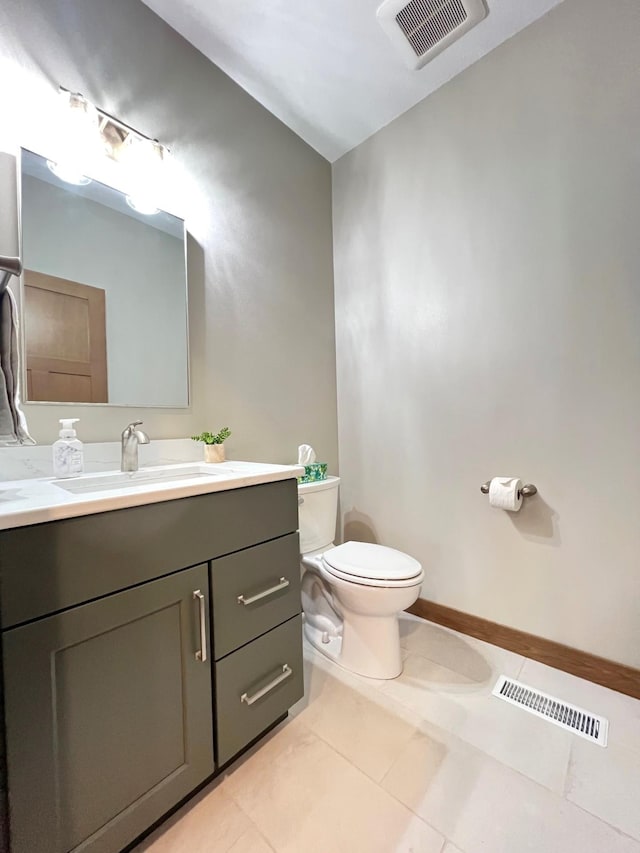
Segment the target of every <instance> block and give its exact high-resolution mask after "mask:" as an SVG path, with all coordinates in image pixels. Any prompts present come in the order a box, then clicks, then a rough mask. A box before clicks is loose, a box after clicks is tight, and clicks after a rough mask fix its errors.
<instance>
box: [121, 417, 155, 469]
mask: <svg viewBox="0 0 640 853" xmlns="http://www.w3.org/2000/svg"><path fill="white" fill-rule="evenodd" d="M141 423H142V421H132V422H131V423H130V424H129V426H127V427H125V428H124V429H123V430H122V459H121V462H120V470H121V471H137V470H138V445H139V444H149V441H150V440H151V439H150V438H149V436H148V435H147V434H146V432H143V430H141V429H137V427H139V426H140V424H141Z"/></svg>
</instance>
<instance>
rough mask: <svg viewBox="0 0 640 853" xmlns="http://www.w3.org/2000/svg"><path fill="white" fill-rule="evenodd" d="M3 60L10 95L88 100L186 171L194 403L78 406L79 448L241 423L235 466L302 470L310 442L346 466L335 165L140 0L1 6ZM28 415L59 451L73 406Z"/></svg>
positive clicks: (2, 173)
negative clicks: (260, 463)
mask: <svg viewBox="0 0 640 853" xmlns="http://www.w3.org/2000/svg"><path fill="white" fill-rule="evenodd" d="M0 57H1V58H3V59H5V60H7V59H8V60H9V63H10V64H11V69H12V71H11V76H10V84H9V79H8V77H7V75H6V74H5V80H4V85H5V86H10V88H11V90H15V87H17V86H20V85H22V84H25V86H26V88H27V91H29V90H30V88H31V86H32V84H33V81H34V80H36V81H41V80H45V81H48V82H49V83H50V84H51V86H52V87H55V88H57V86H58V85H59V84H62V85H64V86H66V87H67V88H69V89H73V90H78V91H81V92H83V93H84V94H85V95H86V96H87V97H88V98H89V99H90V100H92V101H93V102H94V103H95V104H96V105H97V106H99V107H101V108H102V109H104V110H106V111H108V112H110V113H112V114H114V115H116V116H118V117H119V118H121V119H123V120H124V121H126V122H128V123H129V124H131V125H133V126H134V127H137V128H139V129H140V130H141V131H143V132H146V133H148V134H149V135H152V136H156V137H158V139H160V140H161V141H162V142H163V143H164V144H166V145H168V146H169V147H170V148H171V149H172V153H173V157H174V159H175V160H176V161H177V162H178V163H179V165H180V167H181V169H182V171H183V172H184V173H185V174H186V175H187V177H188V181H187V182H186V184H185V198H184V209H185V218H186V220H187V227H188V228H189V230H190V233H191V240H190V246H189V271H190V274H189V287H190V326H191V357H192V392H193V405H192V407H191V408H190V409H187V410H182V411H158V410H147V411H145V410H144V409H118V408H103V407H100V408H81V407H77V411H78V413H79V416H80V417H81V418H82V424H81V426H82V431H81V435H82V438H83V439H84V440H87V441H101V440H109V439H114V438H116V437H118V436H119V434H120V431H121V430H122V427H123V426H124V425H125V424H126V423H127V421H128V420H130V419H131V418H132V417H133V415H134V414H135V415H139V416H140V417H142V418H144V421H145V429H147V431H148V432H149V433H150V435H151V437H152V438H153V437H157V438H160V437H164V438H173V437H180V436H186V435H190V434H191V433H192V432H194V431H196V430H197V431H200V430H201V429H218V428H219V427H221V426H224V425H226V424H229V426H230V427H231V428H232V430H233V436H232V438H231V439H230V441H229V443H228V451H229V453H230V455H232V456H233V457H235V458H246V459H264V460H271V461H274V462H285V461H289V460H294V458H295V454H296V448H297V445H298V444H300V443H301V442H303V441H305V442H309V443H312V444H314V445H315V446H316V447H317V449H318V453H319V456H320V457H322V458H323V459H326V460H327V461H328V462H329V463H330V465H331V468H332V469H333V470H335V468H336V467H337V437H336V399H335V342H334V323H333V282H332V274H333V271H332V258H331V251H332V247H331V175H330V167H329V164H328V163H327V162H326V161H325V160H323V158H322V157H320V156H319V155H318V154H317V153H316V152H314V151H313V150H312V149H311V148H310V147H309V146H307V145H306V144H305V143H303V142H302V141H301V140H300V139H299V138H298V137H296V136H295V135H294V134H293V133H292V132H291V131H290V130H288V129H287V128H286V127H285V126H284V125H283V124H282V123H281V122H279V121H278V120H277V119H276V118H274V117H273V116H272V115H271V114H270V113H268V112H267V111H266V110H265V109H264V108H263V107H261V106H260V105H259V104H258V103H257V102H256V101H254V100H253V99H252V98H251V97H250V96H249V95H247V93H246V92H244V91H243V90H242V89H241V88H240V87H238V86H237V85H236V84H235V83H233V82H232V81H231V80H230V79H229V78H228V77H227V76H226V75H225V74H223V73H222V72H221V71H220V70H219V69H217V68H216V67H215V66H213V65H212V64H211V63H210V62H209V61H208V60H207V59H205V57H204V56H202V54H200V53H199V52H198V51H196V50H195V49H194V48H193V47H191V46H190V45H189V44H188V43H187V42H185V41H184V40H183V39H182V38H181V37H180V36H178V35H177V34H176V33H175V32H174V31H173V30H171V29H170V28H169V27H168V26H167V25H166V24H164V22H162V21H161V20H160V19H159V18H158V17H156V16H155V15H154V14H153V12H151V11H150V10H149V9H148V8H147V7H146V6H144V5H143V4H142V3H140V2H138V0H109V2H108V3H105V2H103V0H4V2H3V3H2V6H1V7H0ZM1 89H2V84H0V90H1ZM3 104H4V105H5V106H6V100H5V101H3ZM22 110H24V111H25V114H26V112H28V110H25V105H24V104H22ZM23 118H24V115H23V114H21V112H20V111H18V110H17V111H16V113H15V114H14V115H9V116H3V120H6V121H8V122H12V123H14V124H17V126H18V127H19V124H20V122H21V121H22V120H23ZM14 168H15V166H14V163H13V158H8V157H6V156H5V157H4V158H2V159H1V161H0V200H1V202H0V206H1V211H2V212H1V214H0V252H4V253H10V252H11V251H12V250H14V249H15V246H16V226H15V219H16V216H15V214H16V211H15V205H14V203H13V199H14V198H15V183H14V175H13V170H14ZM150 321H152V318H150ZM25 411H26V414H27V418H28V421H29V427H30V429H31V431H32V432H33V434H34V436H35V438H36V439H37V440H38V441H40V442H50V441H52V440H54V439H55V437H56V435H57V427H58V423H57V419H58V418H59V417H61V416H62V415H63V414H67V413H68V411H69V410H68V409H67V408H65V409H61V408H60V407H52V406H43V405H30V406H29V405H27V406H25Z"/></svg>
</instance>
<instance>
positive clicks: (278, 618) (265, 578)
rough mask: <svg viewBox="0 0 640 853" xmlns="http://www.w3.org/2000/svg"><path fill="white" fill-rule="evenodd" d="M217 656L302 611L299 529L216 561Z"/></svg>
mask: <svg viewBox="0 0 640 853" xmlns="http://www.w3.org/2000/svg"><path fill="white" fill-rule="evenodd" d="M211 586H212V589H213V595H212V601H213V644H214V656H215V658H216V660H218V659H219V658H222V657H224V656H225V655H228V654H229V652H232V651H234V649H237V648H239V647H240V646H243V645H244V644H245V643H248V642H249V641H250V640H254V639H255V638H256V637H259V636H260V635H261V634H265V633H266V632H267V631H269V630H270V629H271V628H275V626H276V625H280V624H281V623H282V622H286V620H287V619H291V617H292V616H295V615H296V614H298V613H300V610H301V607H300V549H299V545H298V534H297V533H291V534H290V535H289V536H283V537H282V538H280V539H274V540H273V541H271V542H265V543H264V544H263V545H256V546H255V547H253V548H247V549H246V550H244V551H238V552H237V553H235V554H229V556H227V557H220V558H219V559H217V560H213V561H212V562H211Z"/></svg>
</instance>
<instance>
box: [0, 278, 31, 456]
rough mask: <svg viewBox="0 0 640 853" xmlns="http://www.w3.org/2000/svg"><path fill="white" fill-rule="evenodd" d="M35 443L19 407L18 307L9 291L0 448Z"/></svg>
mask: <svg viewBox="0 0 640 853" xmlns="http://www.w3.org/2000/svg"><path fill="white" fill-rule="evenodd" d="M15 444H35V441H34V440H33V439H32V438H31V436H30V435H29V431H28V429H27V420H26V418H25V416H24V412H23V411H22V408H21V404H20V353H19V350H18V306H17V305H16V300H15V299H14V296H13V293H12V292H11V291H10V290H9V288H7V289H6V290H5V292H4V293H3V294H2V295H0V445H15Z"/></svg>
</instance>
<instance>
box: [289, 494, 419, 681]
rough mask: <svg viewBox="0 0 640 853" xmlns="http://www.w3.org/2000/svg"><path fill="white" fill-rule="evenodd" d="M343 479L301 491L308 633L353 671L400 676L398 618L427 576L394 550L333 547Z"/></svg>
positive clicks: (364, 545)
mask: <svg viewBox="0 0 640 853" xmlns="http://www.w3.org/2000/svg"><path fill="white" fill-rule="evenodd" d="M339 482H340V480H339V478H338V477H329V478H327V480H322V481H319V482H315V483H303V484H300V485H299V486H298V504H299V511H300V521H299V528H300V550H301V568H302V572H303V577H302V609H303V612H304V617H305V622H304V631H305V635H306V637H307V639H308V640H309V642H310V643H311V644H312V645H313V646H314V647H315V648H317V649H318V650H319V651H320V652H321V653H322V654H323V655H325V656H326V657H328V658H330V659H331V660H333V661H335V663H337V664H339V665H340V666H342V667H344V668H345V669H348V670H350V671H351V672H355V673H358V674H359V675H364V676H368V677H369V678H380V679H388V678H395V677H396V676H398V675H400V673H401V672H402V658H401V653H400V633H399V625H398V615H399V613H400V612H401V611H402V610H405V609H406V608H407V607H409V606H410V605H411V604H413V602H414V601H415V600H416V599H417V598H418V596H419V594H420V588H421V585H422V580H423V577H424V573H423V571H422V567H421V565H420V563H419V562H418V561H417V560H414V559H413V557H410V556H408V555H407V554H404V553H403V552H402V551H397V550H395V549H394V548H387V547H386V546H383V545H373V544H371V543H368V542H345V543H344V544H343V545H338V546H334V544H333V534H334V531H335V521H336V510H337V500H338V485H339ZM322 540H324V541H322Z"/></svg>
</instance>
